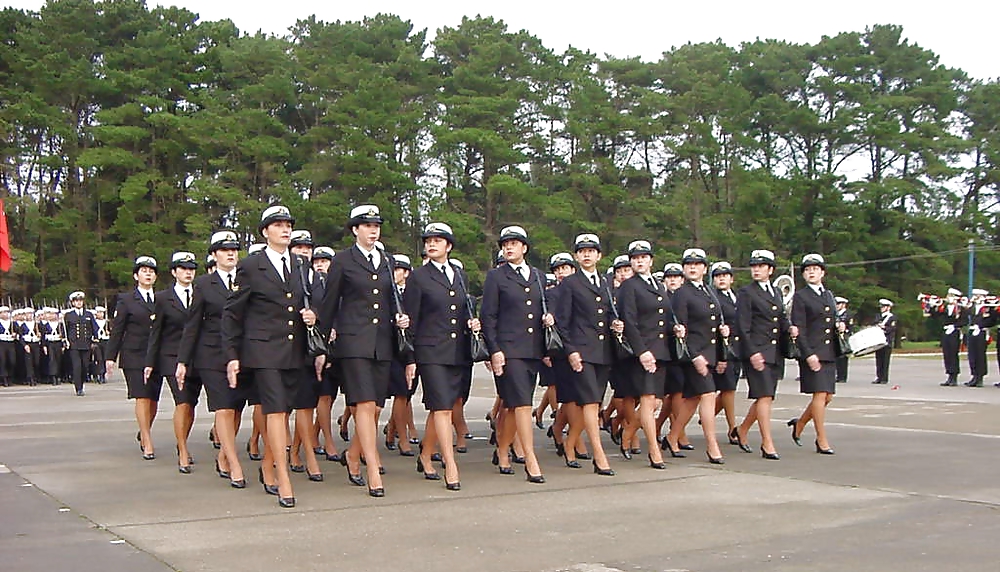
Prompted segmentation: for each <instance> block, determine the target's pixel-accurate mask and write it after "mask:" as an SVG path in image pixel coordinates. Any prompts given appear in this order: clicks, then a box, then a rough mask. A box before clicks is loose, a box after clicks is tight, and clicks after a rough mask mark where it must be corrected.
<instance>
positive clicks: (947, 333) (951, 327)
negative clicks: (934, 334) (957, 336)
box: [944, 324, 955, 336]
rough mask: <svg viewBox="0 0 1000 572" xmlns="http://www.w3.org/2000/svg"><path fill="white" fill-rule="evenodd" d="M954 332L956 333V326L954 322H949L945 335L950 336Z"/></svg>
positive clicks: (945, 328)
mask: <svg viewBox="0 0 1000 572" xmlns="http://www.w3.org/2000/svg"><path fill="white" fill-rule="evenodd" d="M953 333H955V326H954V324H948V325H947V326H945V327H944V335H946V336H950V335H952V334H953Z"/></svg>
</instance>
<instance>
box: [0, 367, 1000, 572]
mask: <svg viewBox="0 0 1000 572" xmlns="http://www.w3.org/2000/svg"><path fill="white" fill-rule="evenodd" d="M991 358H992V356H991ZM990 366H991V370H990V376H989V377H987V378H986V381H987V386H986V387H984V388H981V389H978V388H967V387H961V386H959V387H940V386H939V385H938V384H939V383H940V382H941V381H943V380H944V375H943V373H942V365H941V360H940V358H935V357H932V356H926V357H903V356H894V357H893V360H892V370H891V377H890V383H889V384H888V385H871V383H870V382H871V380H873V379H874V369H875V367H874V360H872V359H867V358H863V359H857V360H854V361H853V362H852V363H851V371H850V379H849V382H848V383H847V384H839V385H838V387H837V390H838V394H837V396H836V399H835V400H834V401H833V403H832V404H831V405H830V409H829V412H828V415H827V423H828V428H829V434H830V444H831V446H832V447H834V448H835V449H836V455H834V456H826V455H818V454H816V453H815V450H814V447H813V438H814V431H813V429H812V427H811V426H810V427H809V428H807V429H806V431H805V433H804V434H803V436H802V443H803V446H802V447H796V446H795V445H794V444H793V442H792V440H791V438H790V435H789V430H788V428H787V427H785V421H787V420H788V419H789V418H791V417H795V416H797V415H798V413H799V412H800V411H801V409H802V407H803V406H804V405H805V403H806V401H807V400H806V398H805V397H804V396H802V395H799V394H798V383H797V382H795V381H794V379H795V376H796V367H795V366H794V364H793V363H792V362H789V364H788V369H787V372H786V376H785V380H784V381H783V382H782V383H781V384H780V385H779V394H780V395H779V396H778V400H777V402H776V407H775V414H774V417H775V419H774V424H773V427H774V431H775V435H776V440H775V442H776V445H777V449H778V452H779V453H780V455H781V460H780V461H768V460H764V459H762V458H761V455H760V452H759V446H760V437H759V435H758V434H757V433H756V431H754V432H751V434H750V444H751V446H753V448H754V450H755V453H754V454H745V453H741V452H740V451H739V450H738V449H737V448H736V447H735V446H731V445H727V444H725V437H724V432H725V422H724V421H723V420H722V418H721V417H720V418H719V429H718V432H717V433H718V436H719V438H720V441H721V446H722V450H723V452H724V454H725V458H726V464H725V465H722V466H715V465H710V464H709V463H708V462H707V460H706V458H705V452H704V438H703V437H702V435H701V431H700V428H699V427H698V426H697V424H696V422H694V421H692V423H691V425H690V426H689V427H688V434H689V435H690V437H691V442H692V443H693V444H694V445H695V447H696V448H697V450H695V451H689V452H687V454H688V457H687V458H684V459H671V458H669V457H668V458H666V459H665V460H666V461H667V465H668V468H667V470H665V471H655V470H652V469H650V468H649V466H648V463H647V462H646V460H645V449H646V447H645V445H644V446H643V451H644V452H643V454H642V455H636V456H635V458H634V459H633V460H631V461H624V460H623V459H622V458H621V455H620V454H619V452H618V447H617V446H615V445H613V444H612V443H611V440H610V438H609V437H608V435H607V434H606V433H604V434H603V438H604V446H605V450H606V451H607V452H608V456H609V458H610V461H611V465H612V467H613V468H614V470H615V471H617V473H618V474H617V476H615V477H613V478H608V477H601V476H597V475H595V474H593V473H592V472H591V470H590V466H589V465H584V469H582V470H572V469H569V468H566V467H565V466H564V465H563V463H562V460H561V459H560V458H559V457H557V456H556V455H555V452H554V451H555V449H554V447H553V445H552V441H551V440H550V439H546V438H545V433H544V432H543V431H541V430H537V429H536V430H535V433H534V437H535V449H536V451H537V452H538V453H539V460H540V462H541V465H542V469H543V471H544V474H545V477H546V479H547V480H548V482H547V483H546V484H544V485H534V484H529V483H527V482H525V479H524V474H523V469H522V467H521V466H520V465H514V468H515V469H516V470H517V471H518V472H517V474H516V475H515V476H504V475H500V474H498V473H497V471H496V468H495V467H494V466H493V465H491V464H490V457H491V455H492V451H493V449H492V447H491V446H490V445H489V444H488V443H487V438H488V436H489V427H488V425H487V423H486V421H484V420H483V416H484V414H485V413H486V412H487V411H488V410H489V408H490V406H491V404H492V402H493V393H494V390H493V383H492V380H491V379H490V378H489V377H488V374H487V373H486V372H485V370H482V369H479V368H481V367H482V366H477V370H476V381H475V384H474V389H473V396H472V398H471V399H470V401H469V404H468V408H467V411H468V419H469V421H470V426H471V429H472V432H473V433H474V434H475V436H476V439H475V440H474V441H473V442H471V443H470V447H469V452H468V453H467V454H464V455H459V463H460V467H461V482H462V490H461V491H459V492H449V491H446V490H445V489H444V484H443V481H437V482H433V481H425V480H423V478H422V477H421V475H420V474H419V473H417V472H416V471H415V470H414V459H413V458H410V457H401V456H399V455H398V454H397V453H395V452H390V451H385V450H384V449H383V448H382V445H381V444H380V450H381V454H382V459H383V464H384V465H385V467H386V469H387V474H386V476H385V477H383V479H384V483H385V487H386V496H385V498H382V499H376V498H370V497H368V496H367V494H366V490H365V489H364V488H359V487H354V486H351V485H350V484H349V483H348V481H347V478H346V475H345V471H344V469H343V468H342V467H341V466H340V465H339V464H336V463H331V462H327V461H321V466H322V467H323V472H324V474H325V477H326V480H325V482H322V483H313V482H309V481H307V480H306V477H305V475H304V474H295V475H293V483H294V487H295V496H296V499H297V501H298V503H297V506H296V507H295V508H294V509H291V510H287V509H281V508H279V507H278V505H277V502H276V498H275V497H273V496H268V495H265V494H264V493H263V491H262V490H261V487H260V485H259V484H257V479H256V476H257V463H252V462H250V461H249V460H247V459H246V454H245V452H244V447H245V444H246V441H247V438H248V437H249V434H250V431H249V416H248V415H245V416H244V427H243V429H242V430H241V432H240V435H239V441H238V444H239V450H240V452H241V460H242V461H243V467H244V471H245V473H246V476H247V481H248V487H247V488H246V489H245V490H236V489H232V488H230V486H229V483H228V481H226V480H223V479H220V478H219V477H218V476H216V474H215V471H214V470H213V458H214V455H215V450H214V449H212V446H211V444H210V443H209V441H208V439H207V438H206V435H207V433H208V430H209V427H210V425H211V422H212V417H211V416H210V415H209V414H208V412H207V410H206V409H205V405H204V403H202V404H201V405H199V410H198V418H197V420H196V423H195V428H194V431H193V433H192V436H191V443H192V446H191V450H192V454H193V455H194V457H195V459H196V463H197V464H196V465H195V467H194V472H193V474H191V475H182V474H179V473H178V471H177V468H176V462H177V459H176V455H175V454H174V445H173V433H172V426H171V423H170V415H171V412H172V409H173V404H172V401H171V400H170V395H169V392H168V391H167V390H166V389H164V393H163V399H162V401H161V402H160V411H159V417H158V418H157V420H156V423H155V424H154V427H153V435H154V442H155V443H156V445H157V449H156V453H157V459H156V460H154V461H143V460H142V459H141V457H140V451H139V448H138V447H137V446H136V442H135V431H136V426H135V421H134V418H133V412H132V404H131V403H129V402H128V401H126V398H125V385H124V383H122V382H121V380H120V378H118V377H117V376H116V378H115V379H113V380H112V381H111V382H109V383H108V384H106V385H101V386H98V385H88V386H87V395H86V397H75V396H74V395H73V388H72V385H62V386H59V387H34V388H28V387H13V388H8V389H2V390H0V570H4V571H11V572H29V571H30V572H33V571H46V572H61V571H64V570H65V571H73V572H91V571H94V572H108V571H116V572H147V571H149V572H152V571H168V570H182V571H185V572H194V571H200V570H205V571H229V570H232V571H245V572H249V571H256V570H269V571H284V570H324V571H330V570H350V571H369V570H372V571H374V570H399V571H409V570H413V571H423V570H428V571H430V570H436V571H449V572H462V571H470V572H471V571H475V572H492V571H497V572H500V571H555V570H573V571H604V570H622V571H639V572H646V571H650V572H652V571H681V570H690V571H716V570H718V571H722V570H726V571H743V570H751V571H752V570H769V571H770V570H776V571H785V570H788V571H791V570H803V571H805V570H808V571H811V572H817V571H848V570H850V571H869V570H870V571H885V570H905V571H907V572H918V571H922V570H927V571H935V572H939V571H941V570H962V571H975V570H988V571H992V572H995V571H996V570H998V568H1000V545H998V541H1000V454H998V451H1000V389H997V388H994V387H993V383H994V382H996V381H998V379H1000V378H998V377H997V374H996V363H995V362H991V364H990ZM967 371H968V367H967V364H965V363H963V375H962V376H961V377H960V378H959V381H960V382H964V381H966V380H967V379H968V375H966V374H967ZM745 391H746V385H745V381H741V382H740V395H739V399H738V400H737V410H738V412H737V416H738V418H742V416H743V413H744V412H745V410H746V407H747V403H748V402H747V401H746V400H745V399H744V398H745ZM417 400H419V397H418V398H417ZM342 408H343V398H341V399H339V400H338V402H337V405H336V409H335V413H337V414H339V412H340V411H341V409H342ZM414 409H415V412H416V416H417V419H418V426H420V424H421V423H422V421H423V419H424V418H425V413H424V410H423V407H422V406H421V405H420V404H419V402H415V406H414ZM352 430H353V428H352ZM380 443H381V440H380ZM337 445H338V450H342V447H343V444H342V443H340V442H339V440H338V443H337ZM441 472H442V474H443V471H441Z"/></svg>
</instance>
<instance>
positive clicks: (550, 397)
mask: <svg viewBox="0 0 1000 572" xmlns="http://www.w3.org/2000/svg"><path fill="white" fill-rule="evenodd" d="M549 270H550V271H552V277H553V278H554V279H555V280H553V282H552V283H546V284H545V290H546V292H548V295H549V296H554V295H555V293H554V291H553V289H554V288H555V287H556V286H558V285H559V283H561V282H562V281H563V279H564V278H566V277H567V276H569V275H570V274H572V273H574V272H576V264H575V263H574V261H573V256H572V255H570V253H568V252H560V253H558V254H553V255H552V257H551V258H549ZM547 279H548V275H546V280H547ZM552 299H553V304H555V301H554V300H555V298H552ZM556 365H557V364H556V363H553V364H552V367H548V366H542V369H541V371H540V372H539V375H538V379H539V385H541V386H542V387H544V388H545V393H544V394H542V402H541V403H539V404H538V407H536V408H535V409H533V410H532V412H531V414H532V415H534V416H535V426H536V427H538V428H539V429H541V428H542V417H543V415H544V414H545V410H546V409H547V408H548V407H552V413H553V414H558V412H559V401H558V398H557V396H556V383H557V381H558V380H557V376H558V373H557V371H556ZM566 370H567V371H568V370H569V365H568V364H566ZM564 424H565V420H564V421H563V422H562V423H560V429H561V428H562V425H564ZM556 443H557V444H560V445H561V443H560V442H559V441H556Z"/></svg>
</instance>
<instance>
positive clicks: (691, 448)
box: [677, 443, 694, 451]
mask: <svg viewBox="0 0 1000 572" xmlns="http://www.w3.org/2000/svg"><path fill="white" fill-rule="evenodd" d="M677 448H678V449H680V450H681V451H694V445H692V444H691V443H684V444H683V445H681V444H678V445H677Z"/></svg>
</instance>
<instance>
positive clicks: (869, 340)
mask: <svg viewBox="0 0 1000 572" xmlns="http://www.w3.org/2000/svg"><path fill="white" fill-rule="evenodd" d="M847 344H848V345H850V346H851V355H853V356H855V357H859V356H864V355H868V354H870V353H874V352H876V351H878V350H880V349H882V348H884V347H885V346H887V345H889V342H888V341H886V339H885V332H884V331H882V328H880V327H878V326H869V327H867V328H864V329H862V330H860V331H858V332H857V333H855V334H854V335H852V336H851V337H850V338H848V339H847Z"/></svg>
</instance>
